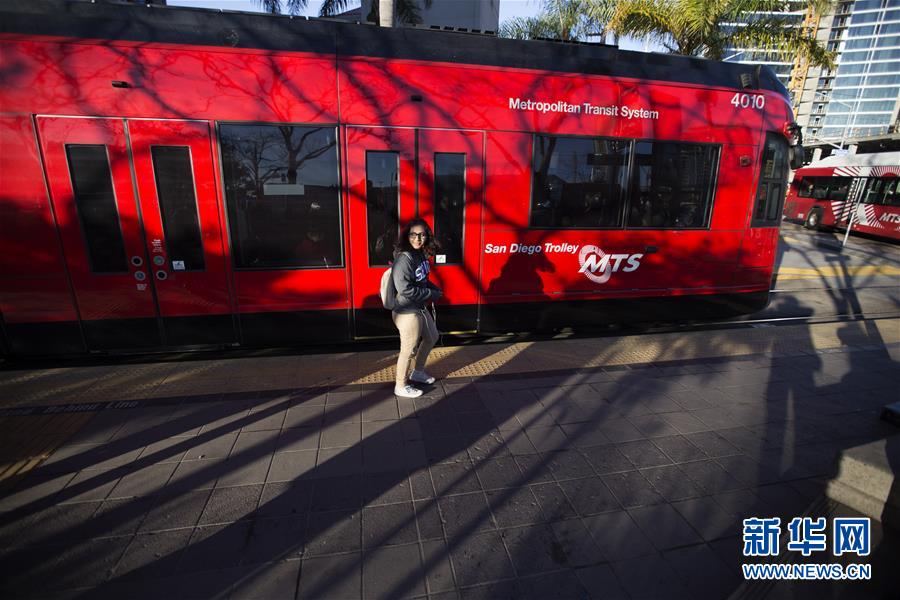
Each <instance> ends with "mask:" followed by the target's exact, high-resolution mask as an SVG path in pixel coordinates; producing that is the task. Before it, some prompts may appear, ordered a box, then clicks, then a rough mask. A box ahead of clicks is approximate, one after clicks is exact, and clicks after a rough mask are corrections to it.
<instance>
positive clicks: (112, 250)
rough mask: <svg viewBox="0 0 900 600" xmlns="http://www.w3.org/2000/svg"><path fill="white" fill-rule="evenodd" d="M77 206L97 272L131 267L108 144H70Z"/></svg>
mask: <svg viewBox="0 0 900 600" xmlns="http://www.w3.org/2000/svg"><path fill="white" fill-rule="evenodd" d="M66 157H67V158H68V163H69V175H70V176H71V178H72V188H73V192H74V196H75V210H76V212H77V213H78V220H79V221H80V222H81V231H82V233H83V234H84V240H85V244H86V245H87V251H88V261H89V262H90V265H91V272H93V273H124V272H127V271H128V259H127V257H126V256H125V242H124V240H123V239H122V229H121V226H120V224H119V212H118V208H117V206H116V196H115V193H114V192H113V186H112V172H111V171H110V168H109V157H108V156H107V154H106V146H102V145H96V146H94V145H90V146H87V145H67V146H66Z"/></svg>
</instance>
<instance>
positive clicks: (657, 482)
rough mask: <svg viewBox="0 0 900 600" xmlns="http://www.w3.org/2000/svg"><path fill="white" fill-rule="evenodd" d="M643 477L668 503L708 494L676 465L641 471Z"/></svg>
mask: <svg viewBox="0 0 900 600" xmlns="http://www.w3.org/2000/svg"><path fill="white" fill-rule="evenodd" d="M641 475H643V476H644V478H645V479H646V480H647V481H649V482H650V483H651V485H653V489H655V490H656V491H657V492H659V494H660V495H661V496H662V497H663V498H664V499H665V500H666V501H667V502H672V501H675V500H684V499H685V498H696V497H697V496H703V495H704V494H705V493H706V492H704V491H703V490H702V489H701V488H699V487H698V486H697V485H696V484H694V483H693V482H692V481H691V480H690V478H689V477H688V476H687V475H685V474H684V472H683V471H682V470H681V469H679V468H678V466H676V465H668V466H664V467H654V468H652V469H641Z"/></svg>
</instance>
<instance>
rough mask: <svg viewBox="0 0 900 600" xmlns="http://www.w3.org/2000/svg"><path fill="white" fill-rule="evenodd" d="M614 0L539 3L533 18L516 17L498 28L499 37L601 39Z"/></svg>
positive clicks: (573, 39) (544, 1) (517, 38)
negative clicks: (539, 7) (537, 10)
mask: <svg viewBox="0 0 900 600" xmlns="http://www.w3.org/2000/svg"><path fill="white" fill-rule="evenodd" d="M614 6H615V1H614V0H543V3H542V5H541V11H540V12H539V13H538V14H537V16H535V17H516V18H513V19H509V20H508V21H504V22H503V23H502V24H501V25H500V32H499V33H500V37H505V38H512V39H516V40H533V39H540V38H544V39H554V40H563V41H575V40H584V39H586V38H588V37H591V36H597V35H599V36H601V37H602V36H604V34H605V32H606V23H608V22H609V19H610V17H611V16H612V13H613V7H614Z"/></svg>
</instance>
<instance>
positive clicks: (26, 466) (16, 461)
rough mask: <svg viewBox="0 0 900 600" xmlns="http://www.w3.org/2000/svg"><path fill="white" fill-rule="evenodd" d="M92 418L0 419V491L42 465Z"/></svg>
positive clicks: (86, 415) (87, 414) (78, 415)
mask: <svg viewBox="0 0 900 600" xmlns="http://www.w3.org/2000/svg"><path fill="white" fill-rule="evenodd" d="M93 414H94V413H93V412H83V413H75V414H60V415H38V416H28V417H16V416H10V417H0V431H2V432H3V435H2V437H0V439H2V441H0V491H2V490H3V489H4V487H6V486H7V485H12V484H14V483H15V481H16V480H17V479H18V478H19V477H21V476H23V475H25V474H26V473H28V472H29V471H30V470H31V469H33V468H34V467H36V466H37V465H39V464H40V463H41V462H43V461H44V459H46V458H47V457H48V456H50V454H51V453H52V452H53V451H54V450H55V449H56V448H58V447H59V446H60V445H61V444H62V443H63V442H65V441H66V440H67V439H69V437H70V436H71V435H73V434H74V433H75V432H76V431H78V430H79V429H81V426H82V425H84V424H85V423H86V422H87V421H88V419H90V418H91V416H92V415H93Z"/></svg>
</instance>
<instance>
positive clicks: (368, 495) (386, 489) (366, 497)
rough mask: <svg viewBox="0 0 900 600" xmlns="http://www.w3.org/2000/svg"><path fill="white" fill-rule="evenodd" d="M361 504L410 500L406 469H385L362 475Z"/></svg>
mask: <svg viewBox="0 0 900 600" xmlns="http://www.w3.org/2000/svg"><path fill="white" fill-rule="evenodd" d="M362 486H363V487H362V491H363V504H364V505H366V506H375V505H379V504H395V503H398V502H409V501H411V500H412V494H411V491H410V483H409V479H408V477H407V474H406V471H386V472H384V473H374V474H370V475H363V483H362Z"/></svg>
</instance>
